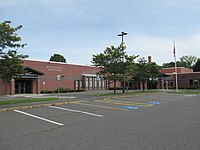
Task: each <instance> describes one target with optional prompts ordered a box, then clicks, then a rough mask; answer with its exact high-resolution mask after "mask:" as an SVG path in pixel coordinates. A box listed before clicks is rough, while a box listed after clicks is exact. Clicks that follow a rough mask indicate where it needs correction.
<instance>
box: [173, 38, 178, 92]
mask: <svg viewBox="0 0 200 150" xmlns="http://www.w3.org/2000/svg"><path fill="white" fill-rule="evenodd" d="M173 53H174V63H175V78H176V92H178V75H177V74H178V73H177V64H176V48H175V41H174V50H173Z"/></svg>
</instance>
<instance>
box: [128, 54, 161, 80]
mask: <svg viewBox="0 0 200 150" xmlns="http://www.w3.org/2000/svg"><path fill="white" fill-rule="evenodd" d="M132 75H133V79H134V80H135V81H137V82H142V83H143V84H144V83H145V82H148V81H152V80H153V79H155V78H157V77H159V76H160V67H159V66H158V65H157V64H156V63H155V62H152V63H147V60H145V58H140V59H139V60H138V63H137V64H136V71H135V72H133V74H132Z"/></svg>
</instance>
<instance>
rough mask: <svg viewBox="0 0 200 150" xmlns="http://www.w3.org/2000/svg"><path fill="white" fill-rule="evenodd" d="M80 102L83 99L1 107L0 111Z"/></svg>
mask: <svg viewBox="0 0 200 150" xmlns="http://www.w3.org/2000/svg"><path fill="white" fill-rule="evenodd" d="M80 102H82V101H68V102H57V103H46V104H37V105H27V106H17V107H11V108H2V109H0V112H5V111H13V110H21V109H28V108H40V107H48V106H59V105H67V104H75V103H80Z"/></svg>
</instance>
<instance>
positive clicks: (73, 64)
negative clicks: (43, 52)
mask: <svg viewBox="0 0 200 150" xmlns="http://www.w3.org/2000/svg"><path fill="white" fill-rule="evenodd" d="M24 60H25V61H37V62H45V63H53V64H63V65H74V66H86V67H95V66H92V65H89V64H88V65H86V64H75V63H64V62H55V61H47V60H36V59H24ZM95 68H98V67H95Z"/></svg>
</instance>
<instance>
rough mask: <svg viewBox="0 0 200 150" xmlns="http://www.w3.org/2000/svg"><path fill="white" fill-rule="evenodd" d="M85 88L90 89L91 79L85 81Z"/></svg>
mask: <svg viewBox="0 0 200 150" xmlns="http://www.w3.org/2000/svg"><path fill="white" fill-rule="evenodd" d="M85 88H86V89H89V78H88V77H87V78H86V80H85Z"/></svg>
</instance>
